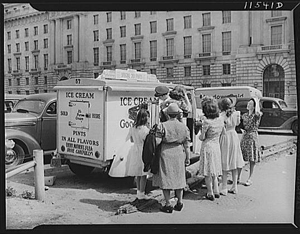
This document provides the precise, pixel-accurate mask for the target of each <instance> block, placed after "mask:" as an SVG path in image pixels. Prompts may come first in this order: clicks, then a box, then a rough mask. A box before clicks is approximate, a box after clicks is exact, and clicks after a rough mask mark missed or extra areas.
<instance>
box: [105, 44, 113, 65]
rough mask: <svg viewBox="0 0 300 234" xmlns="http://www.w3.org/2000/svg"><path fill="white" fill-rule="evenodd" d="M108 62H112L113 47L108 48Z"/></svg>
mask: <svg viewBox="0 0 300 234" xmlns="http://www.w3.org/2000/svg"><path fill="white" fill-rule="evenodd" d="M106 61H107V62H111V61H112V46H106Z"/></svg>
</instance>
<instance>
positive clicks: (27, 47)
mask: <svg viewBox="0 0 300 234" xmlns="http://www.w3.org/2000/svg"><path fill="white" fill-rule="evenodd" d="M25 51H29V42H28V41H25Z"/></svg>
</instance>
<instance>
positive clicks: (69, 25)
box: [67, 20, 72, 29]
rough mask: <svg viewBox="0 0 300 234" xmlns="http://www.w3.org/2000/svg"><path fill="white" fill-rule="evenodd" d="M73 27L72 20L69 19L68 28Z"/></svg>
mask: <svg viewBox="0 0 300 234" xmlns="http://www.w3.org/2000/svg"><path fill="white" fill-rule="evenodd" d="M71 28H72V20H67V29H71Z"/></svg>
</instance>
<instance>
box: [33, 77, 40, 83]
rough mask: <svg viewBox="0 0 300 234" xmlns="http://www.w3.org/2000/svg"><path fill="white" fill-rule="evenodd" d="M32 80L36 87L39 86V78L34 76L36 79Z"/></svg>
mask: <svg viewBox="0 0 300 234" xmlns="http://www.w3.org/2000/svg"><path fill="white" fill-rule="evenodd" d="M34 79H35V84H36V85H38V84H39V77H37V76H36V77H34Z"/></svg>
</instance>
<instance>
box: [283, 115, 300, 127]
mask: <svg viewBox="0 0 300 234" xmlns="http://www.w3.org/2000/svg"><path fill="white" fill-rule="evenodd" d="M295 120H298V116H293V117H291V118H289V119H288V120H287V121H285V122H284V123H283V124H282V125H281V126H280V128H285V129H290V128H292V124H293V122H294V121H295Z"/></svg>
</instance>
